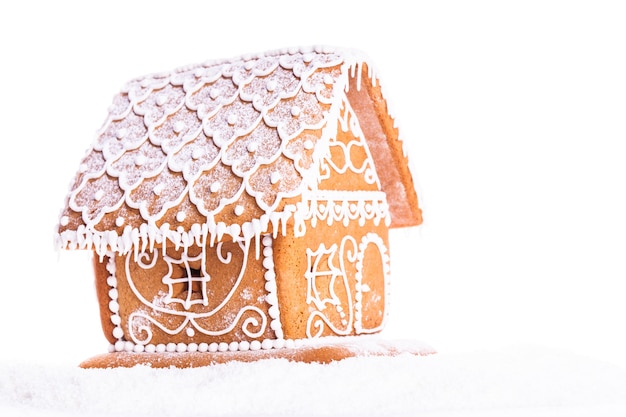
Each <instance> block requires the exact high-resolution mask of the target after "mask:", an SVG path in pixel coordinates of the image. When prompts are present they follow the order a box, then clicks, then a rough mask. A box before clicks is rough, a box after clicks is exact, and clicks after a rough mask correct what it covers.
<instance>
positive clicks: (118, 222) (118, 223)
mask: <svg viewBox="0 0 626 417" xmlns="http://www.w3.org/2000/svg"><path fill="white" fill-rule="evenodd" d="M124 222H125V220H124V218H123V217H117V218H116V219H115V225H116V226H117V227H122V226H123V225H124Z"/></svg>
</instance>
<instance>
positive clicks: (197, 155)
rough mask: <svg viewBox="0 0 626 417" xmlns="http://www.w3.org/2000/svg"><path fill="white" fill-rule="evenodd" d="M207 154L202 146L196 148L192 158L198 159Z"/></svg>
mask: <svg viewBox="0 0 626 417" xmlns="http://www.w3.org/2000/svg"><path fill="white" fill-rule="evenodd" d="M204 155H205V151H204V149H202V148H195V149H194V150H193V152H192V153H191V158H192V159H194V160H198V159H200V158H202V157H203V156H204Z"/></svg>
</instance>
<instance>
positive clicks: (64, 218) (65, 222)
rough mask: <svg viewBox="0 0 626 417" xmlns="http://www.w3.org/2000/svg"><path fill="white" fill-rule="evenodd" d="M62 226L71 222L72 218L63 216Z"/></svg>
mask: <svg viewBox="0 0 626 417" xmlns="http://www.w3.org/2000/svg"><path fill="white" fill-rule="evenodd" d="M59 223H60V224H61V226H67V225H68V224H69V223H70V218H69V217H67V216H61V219H60V222H59Z"/></svg>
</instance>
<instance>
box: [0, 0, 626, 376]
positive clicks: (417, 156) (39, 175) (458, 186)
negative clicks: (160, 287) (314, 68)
mask: <svg viewBox="0 0 626 417" xmlns="http://www.w3.org/2000/svg"><path fill="white" fill-rule="evenodd" d="M624 22H626V13H625V9H624V8H623V7H621V4H620V2H617V1H615V2H610V1H598V0H596V1H561V2H560V1H550V0H545V1H532V0H527V1H509V2H501V1H473V2H466V1H437V2H422V1H393V0H385V1H381V2H368V1H363V0H361V1H343V2H342V1H338V0H334V1H326V0H317V1H313V2H304V1H270V0H266V1H262V2H261V1H250V2H246V1H237V2H228V1H224V2H223V3H219V2H216V1H201V2H200V1H198V2H192V1H185V0H177V1H170V2H164V1H150V2H131V1H106V2H100V3H96V2H84V1H83V2H68V1H61V0H58V1H51V2H48V1H39V2H4V3H3V4H2V5H1V6H0V45H1V50H0V60H1V61H0V62H1V63H0V80H1V82H2V85H1V87H0V126H1V131H0V132H1V133H0V135H1V136H0V146H1V148H0V149H1V150H0V158H2V161H1V164H0V181H1V188H0V195H1V196H2V199H1V200H2V205H1V207H0V210H1V216H0V218H1V219H2V238H1V239H0V245H1V250H0V263H1V265H2V269H1V271H2V272H1V273H0V275H1V276H0V297H1V301H0V323H1V333H0V342H1V343H0V354H1V355H2V357H4V359H7V358H8V359H9V360H10V359H11V358H27V359H32V360H33V361H35V360H36V361H52V360H61V359H62V360H64V361H69V362H71V363H78V362H80V361H82V360H83V359H85V358H87V357H89V356H91V355H94V354H97V353H101V352H104V351H105V350H106V342H105V340H104V337H103V336H102V334H101V331H100V327H99V318H98V310H97V303H96V299H95V294H94V290H93V285H92V281H93V277H92V274H91V269H90V265H89V256H88V254H86V253H81V252H78V253H71V252H62V253H60V254H58V253H56V252H55V251H54V249H53V245H52V242H53V231H54V226H55V224H56V222H57V220H58V219H57V216H58V214H59V212H60V210H61V208H62V205H63V202H64V196H65V194H66V192H67V187H68V185H69V183H70V180H71V179H72V177H73V175H74V173H75V171H76V169H77V168H78V163H79V160H80V158H81V157H82V155H83V153H84V151H85V150H86V148H87V147H88V145H89V144H90V143H91V141H92V140H93V139H94V135H95V132H96V130H97V129H98V128H99V127H100V125H101V123H102V122H103V121H104V119H105V117H106V114H107V108H108V106H109V104H110V102H111V99H112V97H113V95H114V94H115V93H117V92H118V91H119V89H120V88H121V87H122V85H123V84H124V83H125V82H126V81H128V80H129V79H131V78H134V77H136V76H140V75H144V74H147V73H151V72H157V71H163V70H170V69H173V68H175V67H178V66H182V65H186V64H192V63H199V62H203V61H205V60H207V59H216V58H227V57H232V56H234V55H239V54H243V53H248V52H261V51H264V50H268V49H276V48H281V47H286V46H300V45H312V44H327V45H338V46H343V47H351V48H357V49H361V50H364V51H365V52H367V53H368V54H369V55H370V57H371V58H372V60H373V61H374V62H375V63H376V65H377V67H378V74H379V75H380V77H381V83H382V85H383V88H384V89H385V90H386V93H387V94H386V95H387V98H388V100H389V102H390V106H391V108H392V111H393V113H394V115H395V116H396V117H397V120H398V124H399V126H400V128H401V135H402V137H403V138H404V140H405V141H406V143H407V147H408V149H409V157H410V159H411V162H412V165H413V168H414V174H415V177H416V180H417V181H418V183H419V192H420V198H421V203H422V208H423V210H424V219H425V222H424V225H423V226H422V227H420V228H419V229H415V230H406V231H405V230H402V231H396V232H394V233H393V235H392V241H391V254H392V263H393V296H394V298H393V305H392V307H393V310H392V315H391V318H390V321H389V325H388V327H387V329H386V330H385V333H384V336H385V337H388V338H391V339H395V338H403V339H404V338H408V339H417V340H421V341H424V342H426V343H429V344H430V345H432V346H433V347H434V348H435V349H437V350H439V351H440V352H464V351H473V350H483V349H487V350H488V349H494V348H498V347H501V346H508V345H512V344H513V345H517V344H530V345H536V346H539V347H541V346H545V347H550V348H557V349H565V350H568V351H571V352H575V353H577V354H582V355H586V356H590V357H594V358H599V359H603V360H607V361H610V362H613V363H616V364H619V365H622V366H624V367H626V358H625V357H624V356H625V355H624V354H625V353H626V335H625V332H626V324H625V323H626V302H625V301H624V298H625V296H626V289H624V282H625V281H626V265H625V263H626V262H625V261H626V256H625V255H626V189H625V185H626V163H625V160H626V150H625V147H624V144H625V142H626V24H625V23H624Z"/></svg>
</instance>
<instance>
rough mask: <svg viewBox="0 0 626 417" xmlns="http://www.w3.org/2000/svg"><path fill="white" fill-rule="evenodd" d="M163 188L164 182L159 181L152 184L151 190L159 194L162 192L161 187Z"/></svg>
mask: <svg viewBox="0 0 626 417" xmlns="http://www.w3.org/2000/svg"><path fill="white" fill-rule="evenodd" d="M164 188H165V184H163V183H160V184H157V185H155V186H154V188H153V189H152V192H153V193H154V194H155V195H157V196H160V195H161V193H162V192H163V189H164Z"/></svg>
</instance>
